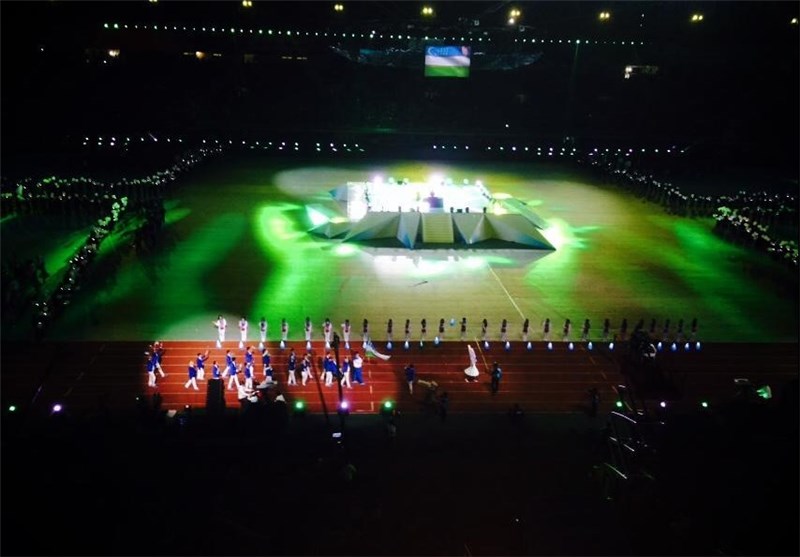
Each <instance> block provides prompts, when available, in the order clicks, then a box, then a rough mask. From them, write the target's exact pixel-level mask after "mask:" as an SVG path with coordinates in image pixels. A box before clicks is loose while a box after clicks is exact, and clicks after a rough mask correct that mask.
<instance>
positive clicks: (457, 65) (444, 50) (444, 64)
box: [425, 46, 470, 77]
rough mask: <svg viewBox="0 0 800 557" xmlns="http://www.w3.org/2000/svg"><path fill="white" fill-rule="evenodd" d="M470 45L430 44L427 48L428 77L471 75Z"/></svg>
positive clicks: (426, 74) (426, 68) (426, 71)
mask: <svg viewBox="0 0 800 557" xmlns="http://www.w3.org/2000/svg"><path fill="white" fill-rule="evenodd" d="M469 58H470V48H469V47H468V46H429V47H427V48H426V49H425V76H426V77H469Z"/></svg>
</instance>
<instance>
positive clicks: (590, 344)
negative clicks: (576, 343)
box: [586, 340, 594, 350]
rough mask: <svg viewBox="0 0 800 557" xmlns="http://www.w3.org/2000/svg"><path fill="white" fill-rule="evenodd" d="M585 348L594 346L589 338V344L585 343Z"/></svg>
mask: <svg viewBox="0 0 800 557" xmlns="http://www.w3.org/2000/svg"><path fill="white" fill-rule="evenodd" d="M586 348H588V349H589V350H591V349H592V348H594V345H593V344H592V341H591V340H590V341H589V344H587V345H586Z"/></svg>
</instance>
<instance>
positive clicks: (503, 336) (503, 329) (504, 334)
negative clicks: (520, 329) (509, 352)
mask: <svg viewBox="0 0 800 557" xmlns="http://www.w3.org/2000/svg"><path fill="white" fill-rule="evenodd" d="M500 340H501V341H503V342H506V341H507V340H508V321H506V320H505V319H503V321H502V322H501V323H500Z"/></svg>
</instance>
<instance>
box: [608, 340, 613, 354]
mask: <svg viewBox="0 0 800 557" xmlns="http://www.w3.org/2000/svg"><path fill="white" fill-rule="evenodd" d="M608 349H609V350H611V351H612V352H613V350H614V343H613V342H609V343H608Z"/></svg>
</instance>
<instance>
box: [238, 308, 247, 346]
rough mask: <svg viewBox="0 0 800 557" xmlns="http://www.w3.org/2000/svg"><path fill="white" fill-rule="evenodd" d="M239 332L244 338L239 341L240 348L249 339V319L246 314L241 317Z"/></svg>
mask: <svg viewBox="0 0 800 557" xmlns="http://www.w3.org/2000/svg"><path fill="white" fill-rule="evenodd" d="M239 332H240V333H241V334H242V340H240V341H239V348H244V343H245V342H246V341H247V319H246V318H245V316H244V315H242V318H241V319H239Z"/></svg>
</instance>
